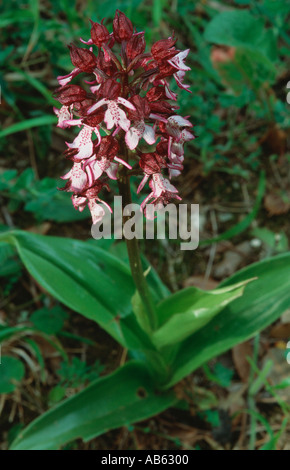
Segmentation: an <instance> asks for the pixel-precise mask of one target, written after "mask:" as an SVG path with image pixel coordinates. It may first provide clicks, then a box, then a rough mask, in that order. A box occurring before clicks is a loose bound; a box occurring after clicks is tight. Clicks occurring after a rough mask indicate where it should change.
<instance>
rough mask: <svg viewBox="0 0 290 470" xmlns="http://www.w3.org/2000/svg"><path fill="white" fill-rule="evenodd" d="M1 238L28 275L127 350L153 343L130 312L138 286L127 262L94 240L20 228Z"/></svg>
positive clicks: (150, 345)
mask: <svg viewBox="0 0 290 470" xmlns="http://www.w3.org/2000/svg"><path fill="white" fill-rule="evenodd" d="M0 238H1V239H3V238H4V241H6V242H9V243H11V244H12V245H13V246H15V247H16V249H17V251H18V254H19V256H20V258H21V260H22V262H23V263H24V265H25V266H26V268H27V269H28V271H29V272H30V274H31V275H32V276H33V277H34V278H35V279H36V280H37V282H39V283H40V284H41V285H42V287H43V288H44V289H46V290H47V291H48V292H49V293H50V294H51V295H52V296H54V297H55V298H56V299H58V300H59V301H60V302H62V303H63V304H65V305H67V306H68V307H69V308H71V309H73V310H75V311H77V312H79V313H81V314H82V315H84V316H85V317H87V318H89V319H91V320H94V321H96V322H97V323H99V325H100V326H101V327H102V328H104V329H105V330H106V331H107V332H108V333H109V334H111V335H112V336H113V337H114V338H115V339H116V340H117V341H119V342H120V343H121V344H122V345H123V346H125V347H127V348H131V349H140V348H141V349H142V348H143V347H144V346H146V347H149V348H151V347H152V344H151V342H150V340H149V338H148V336H147V335H146V334H145V333H144V332H143V331H142V329H141V327H140V326H139V325H138V323H137V320H136V318H135V316H134V314H133V313H132V306H131V298H132V296H133V294H134V292H135V286H134V283H133V280H132V277H131V273H130V268H129V267H128V266H127V265H126V264H124V263H122V262H121V261H120V260H118V259H116V258H115V257H114V256H112V255H110V254H109V253H107V252H105V251H103V250H101V249H98V248H97V247H96V246H95V245H93V244H92V243H85V242H82V241H78V240H72V239H69V238H58V237H48V236H42V235H35V234H33V233H29V232H24V231H20V230H19V231H12V232H5V233H4V234H1V236H0ZM119 318H122V322H120V321H119Z"/></svg>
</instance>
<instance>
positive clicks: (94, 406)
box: [11, 362, 176, 450]
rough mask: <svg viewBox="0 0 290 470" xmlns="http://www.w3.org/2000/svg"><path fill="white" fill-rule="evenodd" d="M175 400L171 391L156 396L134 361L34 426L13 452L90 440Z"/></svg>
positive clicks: (149, 414) (16, 442) (71, 399)
mask: <svg viewBox="0 0 290 470" xmlns="http://www.w3.org/2000/svg"><path fill="white" fill-rule="evenodd" d="M175 401H176V398H175V395H174V394H173V393H171V392H165V393H156V392H155V385H154V382H152V379H151V377H150V375H149V374H148V371H147V370H146V368H145V366H144V365H143V364H142V363H138V362H131V363H129V364H126V365H125V366H123V367H122V368H120V369H119V370H117V371H116V372H114V373H113V374H111V375H109V376H107V377H104V378H100V379H98V380H96V381H95V382H93V383H92V384H91V385H89V386H88V387H87V388H86V389H85V390H83V391H81V392H80V393H78V394H77V395H75V396H73V397H72V398H69V399H68V400H66V401H64V402H63V403H60V404H59V405H57V406H55V407H54V408H53V409H51V410H50V411H48V412H47V413H46V414H44V415H43V416H41V417H40V418H38V419H37V420H36V421H34V422H33V423H31V424H30V425H29V426H28V427H27V428H26V429H25V430H24V431H22V432H20V434H19V435H18V437H17V438H16V440H15V441H14V442H13V444H12V446H11V449H13V450H21V449H26V450H28V449H29V450H46V449H48V450H53V449H59V448H60V447H61V446H62V445H64V444H65V443H67V442H69V441H72V440H74V439H77V438H82V439H83V440H85V441H88V440H90V439H92V438H93V437H96V436H98V435H100V434H102V433H103V432H106V431H107V430H109V429H115V428H118V427H120V426H126V425H129V424H131V423H135V422H136V421H141V420H144V419H146V418H148V417H150V416H152V415H154V414H156V413H160V412H161V411H163V410H165V409H166V408H168V407H169V406H171V405H173V404H174V403H175Z"/></svg>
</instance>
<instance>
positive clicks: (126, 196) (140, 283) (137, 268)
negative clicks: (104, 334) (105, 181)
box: [118, 146, 157, 330]
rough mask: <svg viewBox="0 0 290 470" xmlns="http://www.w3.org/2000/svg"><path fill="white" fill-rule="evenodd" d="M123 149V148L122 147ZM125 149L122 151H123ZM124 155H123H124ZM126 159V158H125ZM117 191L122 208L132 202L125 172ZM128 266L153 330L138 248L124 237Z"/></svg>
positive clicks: (154, 324)
mask: <svg viewBox="0 0 290 470" xmlns="http://www.w3.org/2000/svg"><path fill="white" fill-rule="evenodd" d="M124 147H125V146H124ZM123 150H124V149H123ZM125 152H126V151H124V153H125ZM124 156H125V155H124ZM126 160H127V158H126ZM118 184H119V191H120V195H121V196H122V206H123V208H124V207H125V206H126V205H128V204H132V197H131V189H130V177H129V175H128V174H127V172H126V173H125V172H124V173H123V174H122V175H120V178H119V183H118ZM129 219H130V216H129V215H128V216H127V215H123V224H125V223H126V222H127V220H129ZM126 244H127V250H128V256H129V262H130V268H131V272H132V277H133V280H134V282H135V285H136V288H137V291H138V293H139V295H140V298H141V300H142V302H143V304H144V307H145V309H146V312H147V314H148V321H149V324H150V327H151V329H152V330H155V329H156V327H157V318H156V313H155V307H154V303H153V300H152V297H151V294H150V291H149V287H148V284H147V282H146V279H145V276H144V274H143V268H142V263H141V257H140V248H139V244H138V241H137V239H136V238H132V240H128V239H126Z"/></svg>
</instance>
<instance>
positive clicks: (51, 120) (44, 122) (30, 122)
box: [0, 115, 57, 138]
mask: <svg viewBox="0 0 290 470" xmlns="http://www.w3.org/2000/svg"><path fill="white" fill-rule="evenodd" d="M56 121H57V120H56V118H55V117H54V116H50V115H47V116H39V117H36V118H32V119H26V120H24V121H21V122H17V123H16V124H12V126H10V127H7V128H6V129H3V130H2V131H0V138H2V137H6V136H7V135H11V134H15V133H16V132H21V131H26V130H27V129H31V128H32V127H39V126H48V125H50V124H55V123H56Z"/></svg>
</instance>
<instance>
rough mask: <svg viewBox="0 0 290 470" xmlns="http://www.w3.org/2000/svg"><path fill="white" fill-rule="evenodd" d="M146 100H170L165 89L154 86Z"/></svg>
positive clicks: (147, 94)
mask: <svg viewBox="0 0 290 470" xmlns="http://www.w3.org/2000/svg"><path fill="white" fill-rule="evenodd" d="M146 98H147V100H148V101H150V102H152V101H157V100H165V99H168V98H167V97H166V93H165V90H164V87H162V86H154V87H153V88H151V89H150V90H149V91H148V92H147V93H146Z"/></svg>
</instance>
